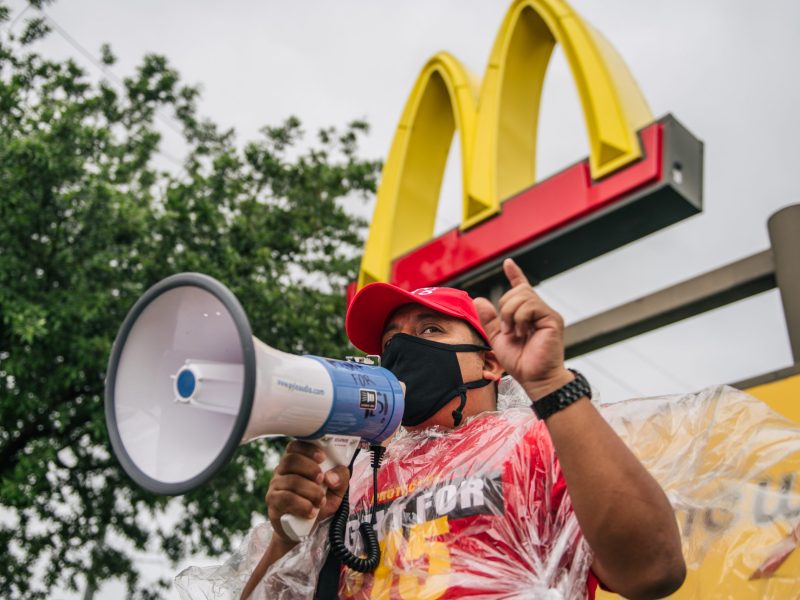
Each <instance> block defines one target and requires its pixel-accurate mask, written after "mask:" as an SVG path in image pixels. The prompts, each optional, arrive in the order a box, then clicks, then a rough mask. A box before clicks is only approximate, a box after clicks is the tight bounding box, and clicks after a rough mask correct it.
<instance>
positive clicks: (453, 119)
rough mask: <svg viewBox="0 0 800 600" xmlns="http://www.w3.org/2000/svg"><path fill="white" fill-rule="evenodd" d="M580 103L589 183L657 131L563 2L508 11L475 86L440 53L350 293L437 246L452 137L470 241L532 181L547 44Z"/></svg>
mask: <svg viewBox="0 0 800 600" xmlns="http://www.w3.org/2000/svg"><path fill="white" fill-rule="evenodd" d="M556 42H558V43H559V44H560V45H561V47H562V48H563V50H564V54H565V56H566V59H567V63H568V65H569V67H570V70H571V72H572V75H573V78H574V80H575V84H576V87H577V90H578V95H579V97H580V101H581V106H582V109H583V114H584V118H585V122H586V129H587V133H588V136H589V144H590V158H589V164H590V168H591V174H592V177H593V178H594V179H598V178H601V177H603V176H605V175H608V174H609V173H612V172H614V171H615V170H617V169H619V168H620V167H622V166H624V165H627V164H628V163H631V162H633V161H635V160H637V159H638V158H640V157H641V156H642V150H641V147H640V144H639V140H638V137H637V131H638V130H639V129H641V128H642V127H644V126H645V125H647V124H649V123H651V122H652V121H653V117H652V114H651V112H650V109H649V107H648V105H647V102H646V101H645V99H644V97H643V96H642V94H641V92H640V91H639V88H638V86H637V85H636V82H635V81H634V80H633V77H632V76H631V74H630V72H629V71H628V68H627V66H626V65H625V63H624V62H623V60H622V58H621V57H620V56H619V55H618V54H617V53H616V51H615V50H614V49H613V48H612V47H611V45H610V44H609V43H608V42H607V41H606V40H605V39H604V38H603V37H602V35H601V34H600V33H599V32H597V31H596V30H594V29H593V28H592V27H591V26H590V25H589V24H588V23H586V22H585V21H583V19H581V17H580V16H579V15H578V14H577V13H576V12H575V11H574V10H573V9H572V8H571V7H570V6H569V5H568V4H567V3H566V2H563V1H562V0H516V1H515V2H514V3H513V4H512V6H511V8H510V9H509V11H508V13H507V14H506V16H505V18H504V19H503V22H502V24H501V26H500V30H499V31H498V34H497V37H496V38H495V42H494V46H493V48H492V52H491V54H490V56H489V63H488V66H487V69H486V73H485V74H484V77H483V82H482V83H480V84H479V83H478V80H477V79H476V78H475V77H474V76H473V75H472V74H471V73H469V71H468V70H467V69H466V68H465V67H464V66H463V65H462V64H461V63H460V62H459V61H458V59H457V58H455V57H454V56H452V55H450V54H448V53H446V52H442V53H439V54H437V55H435V56H434V57H433V58H431V59H430V60H429V61H428V63H427V64H426V65H425V67H424V68H423V69H422V72H421V73H420V75H419V77H418V78H417V81H416V83H415V84H414V87H413V89H412V91H411V94H410V96H409V98H408V100H407V102H406V105H405V108H404V109H403V113H402V116H401V118H400V123H399V124H398V126H397V131H396V133H395V136H394V140H393V141H392V145H391V148H390V150H389V155H388V157H387V160H386V164H385V166H384V169H383V176H382V180H381V184H380V188H379V189H378V195H377V202H376V207H375V213H374V216H373V220H372V225H371V227H370V232H369V237H368V239H367V243H366V246H365V248H364V257H363V259H362V262H361V270H360V272H359V278H358V285H359V287H360V286H363V285H366V284H367V283H370V282H372V281H387V280H389V276H390V269H391V262H392V260H393V259H395V258H397V257H398V256H400V255H402V254H404V253H405V252H408V251H409V250H411V249H413V248H415V247H417V246H419V245H421V244H423V243H425V242H427V241H428V240H430V239H431V237H432V236H433V228H434V221H435V218H436V208H437V205H438V201H439V191H440V188H441V182H442V177H443V175H444V169H445V164H446V162H447V155H448V152H449V149H450V144H451V142H452V139H453V134H454V131H455V130H456V129H458V132H459V136H460V139H461V161H462V171H463V190H464V196H463V211H462V220H461V228H462V230H463V229H467V228H469V227H472V226H474V225H476V224H478V223H480V222H481V221H483V220H485V219H487V218H489V217H491V216H492V215H495V214H496V213H498V212H499V211H500V209H501V205H500V203H501V201H502V200H503V199H504V198H507V197H509V196H510V195H512V194H514V193H516V192H518V191H520V190H521V189H523V188H525V187H527V186H529V185H531V184H533V183H534V181H535V172H534V170H535V164H536V136H537V124H538V117H539V103H540V99H541V93H542V86H543V84H544V77H545V72H546V69H547V65H548V63H549V60H550V55H551V53H552V51H553V48H554V46H555V43H556Z"/></svg>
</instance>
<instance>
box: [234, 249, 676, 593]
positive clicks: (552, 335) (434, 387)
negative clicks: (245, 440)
mask: <svg viewBox="0 0 800 600" xmlns="http://www.w3.org/2000/svg"><path fill="white" fill-rule="evenodd" d="M503 268H504V271H505V274H506V276H507V278H508V280H509V283H510V285H511V289H510V290H509V291H508V292H507V293H506V294H505V295H504V296H503V297H502V298H501V300H500V302H499V308H500V311H499V313H498V312H497V311H496V310H495V308H494V307H493V306H492V304H491V303H489V302H488V301H487V300H485V299H481V298H479V299H477V300H475V301H474V305H472V304H468V303H467V298H468V297H467V296H466V294H463V292H458V291H456V290H449V289H447V288H424V289H422V290H416V291H415V292H412V293H409V292H405V291H403V290H400V289H399V288H395V287H394V286H389V285H388V284H373V285H371V286H366V287H365V288H364V289H363V290H361V291H360V292H359V294H357V295H356V297H355V299H354V300H353V303H352V304H351V306H350V309H349V311H348V315H347V332H348V335H349V337H350V339H351V341H352V342H353V343H354V345H355V346H356V347H358V348H360V349H362V350H364V351H366V352H368V353H380V354H382V355H383V364H384V366H386V367H387V368H389V369H390V370H392V371H393V372H395V374H396V375H397V376H398V378H399V379H401V380H402V381H405V383H406V384H407V385H408V389H407V393H406V404H407V405H406V413H405V416H404V419H403V422H404V425H405V427H406V429H407V430H409V431H410V433H409V434H408V437H406V438H403V439H402V440H400V441H398V442H397V444H399V445H403V444H405V446H404V447H403V448H402V450H401V451H399V452H395V453H394V454H393V453H392V445H394V444H392V445H390V448H389V451H388V452H387V463H386V464H385V466H384V467H383V468H382V471H386V472H387V473H388V475H387V476H386V477H384V479H383V481H382V483H381V489H382V490H384V492H385V493H386V494H391V495H394V494H398V495H399V496H400V497H399V498H397V500H395V501H393V502H392V503H390V504H392V505H393V506H394V505H399V506H403V507H404V508H401V509H400V512H399V513H398V515H399V517H398V519H399V520H398V521H397V522H396V523H395V524H394V525H391V524H389V525H387V527H385V528H384V531H383V534H384V538H385V539H384V542H383V543H384V549H385V552H384V556H383V558H382V561H383V562H382V564H381V565H380V566H379V568H378V570H377V571H376V573H375V574H374V575H369V576H367V577H366V578H363V579H362V578H360V576H359V577H358V578H356V579H352V578H351V579H349V580H348V579H347V577H344V578H343V579H342V584H341V587H340V590H339V592H340V594H342V595H344V596H352V597H359V598H360V597H370V595H368V594H371V597H385V598H390V597H392V598H393V597H398V594H399V595H400V596H402V597H423V596H425V597H430V598H440V597H444V598H449V597H463V596H468V595H473V596H481V597H492V593H495V594H496V597H506V596H502V593H507V592H502V593H501V592H499V591H497V592H490V591H487V588H488V586H489V585H490V584H489V583H487V581H491V580H492V579H494V581H495V583H496V587H495V590H499V589H500V588H503V589H508V586H512V588H510V589H513V590H515V591H516V593H518V594H523V593H525V591H526V588H525V585H528V588H527V589H528V590H540V589H541V590H545V589H549V587H550V586H552V587H554V588H557V589H561V590H562V592H564V590H568V592H566V595H567V596H570V597H572V596H575V595H576V594H580V595H584V596H588V597H593V595H594V586H595V581H596V580H595V578H596V579H597V580H599V581H600V582H602V583H603V584H604V585H605V586H607V587H608V588H609V589H612V590H614V591H616V592H618V593H619V594H621V595H623V596H626V597H628V598H654V597H660V596H665V595H668V594H669V593H672V592H673V591H674V590H676V589H677V588H678V587H679V586H680V584H681V583H682V581H683V579H684V577H685V565H684V561H683V557H682V555H681V547H680V538H679V534H678V529H677V525H676V522H675V519H674V516H673V512H672V509H671V507H670V505H669V502H668V501H667V498H666V497H665V495H664V493H663V491H662V490H661V488H660V487H659V486H658V484H657V483H656V482H655V480H654V479H653V478H652V477H651V476H650V475H649V474H648V473H647V471H646V470H645V469H644V468H643V467H642V466H641V464H640V463H639V462H638V461H637V459H636V458H635V457H634V456H633V454H632V453H631V452H630V451H629V450H628V448H627V447H626V446H625V444H624V443H623V442H622V441H621V440H620V439H619V437H618V436H617V435H616V434H615V433H614V432H613V430H612V429H611V428H610V427H609V426H608V424H607V423H606V422H605V420H604V419H603V418H602V417H601V416H600V414H599V413H598V412H597V410H596V409H595V408H594V406H593V405H592V404H591V402H590V399H589V397H588V396H589V394H590V392H589V388H588V385H587V384H586V382H585V380H584V379H583V378H582V376H580V375H577V374H576V373H575V372H572V371H569V370H568V369H566V367H565V366H564V342H563V329H564V325H563V321H562V319H561V317H560V316H559V315H558V313H556V312H555V311H554V310H552V309H551V308H550V307H548V306H547V305H546V304H545V303H544V302H543V301H542V300H541V299H540V298H539V297H538V296H537V294H536V293H535V291H534V290H533V288H532V287H531V286H530V284H529V283H528V281H527V279H526V278H525V275H524V274H523V273H522V271H521V270H520V268H519V267H518V266H517V265H516V264H515V263H514V262H513V261H512V260H510V259H508V260H506V261H505V263H504V264H503ZM504 372H505V373H507V374H509V375H510V376H512V377H513V378H514V379H515V380H516V381H517V382H518V383H519V384H520V385H521V386H522V388H523V389H524V390H525V393H526V394H527V396H528V397H529V398H530V400H531V401H532V402H533V403H534V404H533V407H534V410H535V412H536V413H537V414H538V415H539V416H540V417H542V419H541V420H537V419H536V418H535V417H534V416H533V415H532V413H530V412H529V411H523V412H522V413H520V415H521V416H519V415H518V416H515V417H514V418H513V419H501V418H499V417H498V416H497V415H498V413H495V412H493V411H495V410H496V404H497V395H496V385H492V384H494V383H495V382H497V381H498V380H499V379H500V377H501V376H502V375H503V373H504ZM420 373H422V375H421V376H420ZM431 428H433V429H431ZM448 430H449V431H451V433H449V434H444V435H442V434H441V432H443V431H448ZM427 431H437V432H439V433H438V434H437V435H428V434H423V432H427ZM498 432H499V435H493V434H495V433H498ZM465 436H467V437H465ZM469 436H471V437H469ZM466 439H469V440H470V441H469V443H464V440H466ZM409 440H410V445H409ZM454 440H455V441H454ZM476 440H477V441H476ZM484 446H485V447H484ZM553 448H554V450H555V454H556V455H557V457H558V458H557V461H556V459H555V458H554V457H552V456H551V455H552V449H553ZM475 452H477V453H478V454H477V456H478V458H477V459H475V458H474V456H473V455H474V453H475ZM481 452H483V453H484V454H480V453H481ZM471 457H472V458H471ZM322 460H323V456H322V455H321V453H320V452H319V450H318V449H317V448H315V447H314V446H312V445H309V444H305V443H302V442H297V441H295V442H292V443H291V444H290V445H289V447H288V448H287V452H286V454H285V455H284V457H283V458H282V460H281V461H280V464H279V465H278V467H277V468H276V470H275V476H274V477H273V479H272V481H271V482H270V486H269V491H268V493H267V498H266V500H267V507H268V515H269V519H270V522H271V524H272V527H273V528H274V532H275V533H274V535H273V537H272V540H271V543H270V545H269V547H268V549H267V552H266V553H265V555H264V557H263V559H262V560H261V562H260V563H259V565H258V567H257V568H256V570H255V572H254V573H253V576H252V577H251V579H250V581H249V582H248V584H247V586H246V587H245V590H244V592H243V597H246V596H247V595H248V594H249V593H250V591H251V590H252V589H254V587H255V585H256V584H257V583H258V581H259V580H260V579H261V577H262V576H263V575H264V573H265V572H266V569H267V568H268V567H269V566H270V565H271V564H273V563H274V562H275V561H277V560H279V559H280V558H281V557H283V556H284V555H285V554H286V553H287V552H289V551H290V550H291V549H292V548H293V547H294V545H295V543H294V542H292V541H291V540H290V539H289V538H288V537H287V536H286V535H285V534H284V532H283V531H282V530H281V527H280V517H281V516H282V515H283V514H285V513H291V514H294V515H298V516H302V517H316V518H317V519H319V520H324V519H326V518H327V517H329V516H331V515H333V514H334V512H335V511H336V509H337V508H338V506H339V504H340V503H341V497H342V495H343V494H344V492H345V491H346V490H347V489H348V485H350V483H351V482H350V478H349V474H348V470H347V468H345V467H337V468H335V469H332V470H331V471H329V472H328V473H322V472H321V471H320V468H319V464H320V463H321V462H322ZM487 463H490V464H488V466H487ZM520 464H521V465H523V466H522V467H519V466H518V465H520ZM439 465H444V466H445V470H442V469H438V470H437V468H436V467H438V466H439ZM487 468H488V469H489V470H491V472H492V473H499V475H492V477H494V479H492V478H490V477H489V475H487V473H489V471H487ZM562 473H563V475H562ZM366 475H368V471H367V470H363V469H362V472H361V473H359V472H358V471H354V476H353V482H352V483H353V486H352V487H351V500H352V499H353V496H354V493H353V492H354V491H356V494H355V497H356V501H355V502H352V503H351V505H352V506H353V507H354V508H353V509H354V510H355V511H358V510H359V506H361V507H362V509H365V508H366V507H367V506H368V502H369V501H371V496H369V495H368V494H367V493H366V491H367V488H369V487H370V486H369V485H368V484H369V481H368V480H367V479H366ZM387 477H394V478H395V479H403V481H405V482H406V483H408V482H409V481H412V479H409V477H412V478H414V477H416V479H413V481H416V482H424V484H425V485H427V486H429V487H428V491H427V492H423V491H421V490H417V491H416V492H415V491H414V490H413V489H412V488H413V485H406V486H405V487H403V486H402V485H401V486H400V487H397V488H396V489H394V490H389V488H388V487H387ZM442 477H444V478H445V481H444V484H447V486H449V488H448V489H450V492H445V487H443V484H440V485H439V487H438V488H437V487H436V481H438V479H437V478H442ZM473 481H475V482H477V483H476V485H477V487H475V488H470V489H469V490H471V491H469V490H468V491H469V493H467V492H464V489H465V488H464V486H465V485H472V482H473ZM564 481H565V482H566V487H567V489H568V496H565V494H564V492H563V482H564ZM492 482H497V483H496V485H494V487H493V484H492ZM395 483H396V481H395ZM323 485H325V486H327V491H326V489H325V488H324V487H323ZM459 486H460V487H459ZM420 487H423V484H422V483H420ZM437 489H438V490H439V491H440V492H441V493H439V494H438V495H437V496H436V506H435V508H436V510H439V509H442V510H445V509H447V510H450V511H451V512H450V513H448V514H447V515H446V516H445V517H441V518H438V519H436V520H430V521H427V519H428V513H429V512H430V511H433V510H434V508H433V504H434V500H433V499H432V495H433V493H434V491H435V490H437ZM492 490H493V492H492ZM472 492H476V493H477V492H480V498H479V499H480V501H481V502H483V504H481V508H483V507H484V506H486V505H487V504H488V505H490V508H489V509H487V510H488V512H489V513H490V514H478V513H479V512H481V511H480V510H477V509H476V504H477V503H476V501H475V497H476V496H475V494H473V493H472ZM489 492H492V493H493V494H494V496H493V500H491V501H490V500H487V498H488V496H486V494H488V493H489ZM415 494H416V495H415ZM448 494H449V495H448ZM459 494H460V495H459ZM465 494H466V495H465ZM385 498H386V496H384V500H385ZM441 498H444V499H443V500H441ZM459 498H461V502H462V506H461V507H460V508H458V507H456V504H457V503H458V502H459ZM440 500H441V501H440ZM411 501H414V502H415V506H416V507H417V508H416V511H417V512H416V514H415V515H412V518H411V519H410V520H409V519H408V518H407V517H408V514H409V512H408V511H409V510H410V509H409V508H408V507H409V506H411V504H412V503H411ZM384 504H385V502H384ZM445 505H447V506H445ZM442 507H444V508H442ZM491 507H494V508H491ZM390 508H391V507H390ZM456 508H458V510H460V511H461V512H458V510H456ZM387 510H389V512H391V510H390V509H387ZM404 511H405V512H404ZM453 511H455V512H453ZM434 512H435V511H434ZM483 512H487V511H486V510H484V511H483ZM387 514H388V513H387ZM432 516H436V515H432ZM458 517H461V519H459V518H458ZM571 518H576V519H577V524H579V526H580V533H581V534H582V536H583V538H585V540H586V542H588V545H589V547H590V548H591V554H589V555H588V556H590V558H589V559H588V560H590V561H591V571H590V572H587V570H586V569H585V570H583V571H581V570H580V569H579V568H577V567H575V564H574V563H576V562H579V561H580V559H579V558H578V557H579V556H580V551H581V550H580V549H581V545H580V544H581V542H580V539H579V537H580V536H572V535H571V534H570V533H569V531H567V529H569V523H570V519H571ZM464 522H471V523H480V525H475V526H465V525H464V524H463V523H464ZM426 523H427V524H426ZM431 524H433V525H431ZM429 525H430V526H429ZM391 527H399V528H400V529H399V530H408V531H410V532H411V533H409V532H408V531H406V533H405V534H404V535H405V536H406V538H407V539H406V538H403V537H402V536H400V537H397V536H394V537H392V538H391V539H394V540H395V541H397V543H398V544H401V543H405V544H406V546H407V548H406V549H407V552H406V555H407V556H406V558H407V559H408V561H407V562H406V563H402V560H401V558H398V550H397V548H393V549H392V551H391V552H390V551H389V550H390V545H389V541H387V540H388V537H387V536H389V537H391V536H390V535H389V529H390V528H391ZM420 527H421V528H422V529H420ZM415 528H416V529H415ZM399 530H398V531H399ZM420 536H421V537H420ZM423 538H424V539H423ZM550 554H554V555H555V559H554V560H549V559H551V558H552V556H550ZM397 561H400V562H399V563H398V562H397ZM415 561H416V562H415ZM398 564H400V566H399V567H398V566H397V565H398ZM420 565H422V566H421V567H420V568H421V569H422V570H421V571H415V569H416V568H417V567H419V566H420ZM519 565H522V566H523V569H522V570H523V571H525V572H526V573H525V574H526V575H527V579H524V578H521V579H519V581H516V580H515V577H518V576H519V571H520V569H519V568H516V567H518V566H519ZM548 565H549V566H548ZM587 567H588V565H587ZM398 569H399V570H398ZM395 570H396V571H397V573H395V572H394V571H395ZM409 573H411V575H409ZM395 575H396V576H395ZM426 575H427V576H430V582H428V583H429V585H427V587H426V581H425V579H426ZM433 575H436V577H433ZM576 577H577V578H579V579H580V581H579V582H578V584H577V586H576V585H575V582H574V581H570V579H571V578H572V579H574V578H576ZM370 578H373V579H374V580H373V581H371V580H370ZM565 581H566V583H564V582H565ZM464 582H472V583H470V584H468V583H464ZM525 582H528V583H527V584H526V583H525ZM381 586H382V587H381ZM398 586H399V587H398ZM403 586H405V588H404V587H403ZM503 586H506V588H504V587H503ZM513 586H516V587H513ZM537 586H541V587H537ZM395 588H397V589H395ZM414 590H416V591H414ZM420 590H422V591H420ZM512 593H513V592H512Z"/></svg>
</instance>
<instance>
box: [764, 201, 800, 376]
mask: <svg viewBox="0 0 800 600" xmlns="http://www.w3.org/2000/svg"><path fill="white" fill-rule="evenodd" d="M767 230H768V231H769V240H770V244H771V245H772V253H773V259H774V261H775V280H776V282H777V284H778V289H779V290H780V292H781V302H782V303H783V314H784V317H785V318H786V330H787V332H788V333H789V344H790V345H791V348H792V358H793V360H794V362H795V364H797V363H800V261H799V260H798V257H800V204H793V205H791V206H787V207H786V208H783V209H781V210H779V211H778V212H776V213H775V214H773V215H772V216H771V217H770V218H769V220H768V221H767Z"/></svg>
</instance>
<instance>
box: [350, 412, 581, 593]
mask: <svg viewBox="0 0 800 600" xmlns="http://www.w3.org/2000/svg"><path fill="white" fill-rule="evenodd" d="M378 490H379V494H378V505H377V526H376V530H377V532H378V539H379V540H380V543H381V563H380V564H379V566H378V568H377V569H376V571H375V573H373V574H368V575H362V574H360V573H356V572H354V571H351V570H349V569H344V570H343V572H342V576H341V578H340V584H339V596H340V598H354V599H359V600H362V599H363V600H366V599H378V598H380V599H381V600H399V599H415V600H418V599H423V598H424V599H426V600H434V599H439V598H442V599H449V598H470V599H478V598H484V599H487V600H488V599H501V598H516V597H522V596H525V597H529V598H538V597H541V598H548V599H549V598H553V599H555V598H570V599H571V598H594V592H595V588H596V586H597V581H596V579H595V578H594V576H593V574H592V573H591V571H590V566H591V561H592V555H591V552H590V550H589V548H588V545H587V544H586V543H585V541H584V540H583V537H582V535H581V533H580V529H579V528H578V522H577V519H576V518H575V515H574V513H573V511H572V503H571V501H570V499H569V495H568V493H567V491H566V483H565V482H564V478H563V475H562V474H561V468H560V466H559V464H558V460H557V459H556V457H555V453H554V451H553V445H552V442H551V440H550V435H549V433H548V432H547V429H546V427H545V425H544V423H543V422H541V421H537V420H536V418H535V416H534V415H533V413H532V412H531V411H530V410H527V409H511V410H508V411H505V412H503V413H484V414H482V415H479V416H477V417H475V418H474V419H472V420H471V421H470V422H468V423H467V424H465V425H463V426H462V427H460V428H458V429H455V430H453V431H448V432H446V433H438V434H437V433H436V432H430V431H428V432H416V433H407V434H406V435H404V436H403V437H402V438H400V439H397V440H395V441H393V442H392V444H390V446H389V448H388V449H387V452H386V456H385V457H384V462H383V466H382V467H381V469H380V472H379V477H378ZM350 504H351V516H350V521H349V523H348V529H347V531H348V536H347V537H348V540H347V543H348V546H349V547H350V548H351V550H352V549H353V548H354V547H355V548H356V550H355V552H356V553H359V552H360V549H361V544H360V538H359V537H358V533H357V528H358V523H360V522H361V521H362V520H368V519H369V516H370V509H371V506H372V471H371V468H370V466H369V461H367V460H362V461H360V462H359V463H358V464H357V465H356V468H355V469H354V474H353V478H352V480H351V486H350ZM556 590H557V591H556ZM559 592H560V593H559Z"/></svg>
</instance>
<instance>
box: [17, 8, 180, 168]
mask: <svg viewBox="0 0 800 600" xmlns="http://www.w3.org/2000/svg"><path fill="white" fill-rule="evenodd" d="M30 7H31V5H30V4H27V3H26V6H25V8H23V9H22V10H21V11H20V12H19V13H18V14H17V16H16V17H14V20H13V21H12V22H11V24H10V25H9V28H8V30H9V31H11V29H12V28H13V27H14V25H16V23H17V22H18V21H19V19H20V18H22V16H23V15H24V14H25V13H26V11H27V10H28V9H29V8H30ZM40 14H41V15H42V18H43V19H44V20H45V21H46V22H47V24H48V25H49V26H50V27H51V28H52V29H53V30H54V31H55V32H56V33H58V35H60V36H61V37H62V38H63V39H64V41H66V42H67V43H68V44H69V45H70V46H72V47H73V48H74V49H75V50H77V51H78V52H79V53H80V54H81V55H82V56H83V57H84V58H85V59H86V60H88V61H89V62H90V63H91V64H92V65H94V66H95V67H96V68H98V69H99V70H100V71H101V72H102V73H103V75H104V76H105V77H107V78H108V79H110V80H111V81H112V82H114V83H115V84H117V86H119V87H120V88H121V89H123V90H124V89H125V82H124V80H123V79H122V78H120V77H119V76H118V75H117V74H116V73H114V71H112V70H111V68H110V67H109V65H107V64H105V63H104V62H102V61H101V60H98V59H97V58H95V56H94V55H93V54H92V53H91V52H90V51H89V50H87V49H86V47H85V46H84V45H83V44H81V43H80V42H79V41H78V40H76V39H75V38H74V37H73V36H72V35H70V33H69V32H68V31H67V30H66V29H64V28H63V27H62V26H61V25H60V24H59V23H58V22H57V21H56V20H55V19H54V18H53V17H51V16H50V15H48V14H47V13H45V12H44V11H43V10H40ZM154 115H155V117H156V118H157V119H158V120H159V121H160V122H161V123H162V124H164V125H165V126H166V127H168V128H169V129H171V130H172V131H173V132H175V133H177V134H178V135H180V136H181V137H182V138H183V130H182V129H181V128H180V127H179V126H178V125H176V124H175V123H174V122H173V121H172V120H171V119H170V118H168V117H165V116H164V115H162V114H161V113H160V112H159V111H158V110H156V111H154ZM156 153H157V154H159V155H160V156H163V157H164V158H166V159H167V160H168V161H170V162H171V163H173V164H174V165H175V166H177V167H179V168H180V169H183V168H184V165H183V162H182V161H181V160H180V159H179V158H177V157H175V156H172V155H171V154H170V153H168V152H166V151H164V150H163V149H161V148H159V149H157V150H156Z"/></svg>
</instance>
